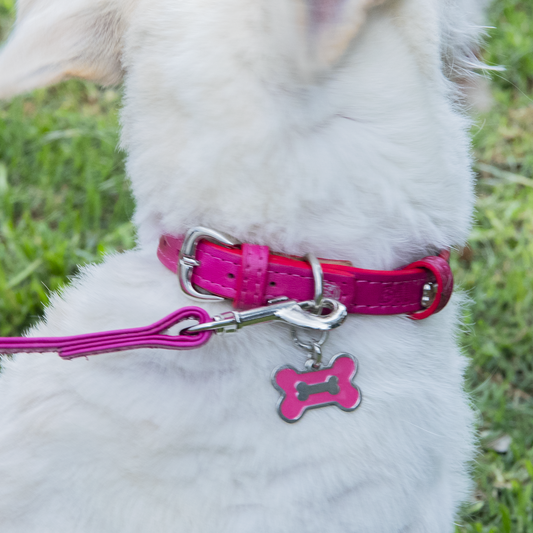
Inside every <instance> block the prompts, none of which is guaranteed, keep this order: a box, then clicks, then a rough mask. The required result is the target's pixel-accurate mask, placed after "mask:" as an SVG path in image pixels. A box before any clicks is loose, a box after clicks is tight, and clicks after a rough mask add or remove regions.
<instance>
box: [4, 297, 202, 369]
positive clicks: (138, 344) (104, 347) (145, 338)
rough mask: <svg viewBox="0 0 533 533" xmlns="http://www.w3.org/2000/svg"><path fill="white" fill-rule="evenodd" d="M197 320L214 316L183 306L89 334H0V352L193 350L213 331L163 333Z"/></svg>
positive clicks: (67, 356) (63, 355)
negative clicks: (151, 319)
mask: <svg viewBox="0 0 533 533" xmlns="http://www.w3.org/2000/svg"><path fill="white" fill-rule="evenodd" d="M189 319H192V320H196V321H198V322H199V323H200V324H203V323H205V322H209V321H210V320H211V317H210V316H209V315H208V314H207V312H206V311H205V310H203V309H201V308H200V307H184V308H182V309H178V310H177V311H174V312H173V313H171V314H170V315H168V316H167V317H165V318H163V319H162V320H159V321H158V322H155V323H154V324H152V325H150V326H145V327H141V328H132V329H121V330H116V331H104V332H101V333H88V334H85V335H74V336H71V337H43V338H39V337H33V338H32V337H22V338H19V337H0V353H20V352H37V353H42V352H57V353H58V354H59V356H60V357H61V358H63V359H75V358H76V357H86V356H88V355H96V354H101V353H108V352H117V351H123V350H130V349H134V348H165V349H168V350H191V349H194V348H199V347H200V346H203V345H204V344H205V343H206V342H207V341H209V339H210V338H211V335H212V331H202V332H200V333H197V334H195V335H191V334H189V335H183V334H180V335H176V336H173V335H165V334H164V332H165V331H166V330H168V329H169V328H171V327H172V326H175V325H176V324H179V323H180V322H183V321H184V320H189Z"/></svg>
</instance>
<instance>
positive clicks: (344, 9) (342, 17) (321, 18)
mask: <svg viewBox="0 0 533 533" xmlns="http://www.w3.org/2000/svg"><path fill="white" fill-rule="evenodd" d="M299 1H300V2H301V4H300V6H301V8H302V9H303V12H304V20H306V29H307V33H308V36H309V45H310V52H311V55H312V57H314V58H315V60H317V61H318V62H319V64H322V65H324V66H330V65H332V64H334V63H335V62H336V61H337V60H338V59H339V58H340V57H341V56H342V55H343V54H344V52H345V51H346V49H347V48H348V46H349V44H350V43H351V42H352V40H353V38H354V37H355V35H356V34H357V31H358V30H359V28H360V27H361V26H362V24H363V23H364V21H365V18H366V15H367V12H368V11H369V9H371V8H372V7H374V6H376V5H378V4H381V3H383V2H384V0H299Z"/></svg>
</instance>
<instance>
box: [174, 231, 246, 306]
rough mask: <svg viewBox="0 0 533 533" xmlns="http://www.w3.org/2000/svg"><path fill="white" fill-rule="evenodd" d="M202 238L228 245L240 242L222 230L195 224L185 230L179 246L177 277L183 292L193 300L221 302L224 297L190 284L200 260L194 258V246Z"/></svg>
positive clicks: (231, 245) (235, 244) (236, 244)
mask: <svg viewBox="0 0 533 533" xmlns="http://www.w3.org/2000/svg"><path fill="white" fill-rule="evenodd" d="M202 239H206V240H208V241H211V242H214V243H215V244H222V245H225V246H229V247H233V246H238V245H239V244H241V243H240V242H239V241H238V240H237V239H235V238H234V237H232V236H231V235H228V234H227V233H224V232H222V231H217V230H213V229H210V228H205V227H203V226H196V227H194V228H191V229H190V230H189V231H187V233H186V234H185V239H184V240H183V244H182V246H181V248H180V252H179V259H178V279H179V282H180V285H181V289H182V290H183V292H184V293H185V294H186V295H187V296H189V297H190V298H192V299H194V300H200V301H202V302H222V301H223V300H224V298H222V297H220V296H215V295H214V294H203V293H201V292H198V291H197V290H196V289H195V288H194V286H193V284H192V273H193V270H194V267H197V266H200V261H198V259H196V247H197V246H198V243H199V242H200V241H201V240H202Z"/></svg>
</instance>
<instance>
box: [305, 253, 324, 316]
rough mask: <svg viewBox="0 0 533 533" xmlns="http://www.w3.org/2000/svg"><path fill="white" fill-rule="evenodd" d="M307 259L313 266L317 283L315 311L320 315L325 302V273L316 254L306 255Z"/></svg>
mask: <svg viewBox="0 0 533 533" xmlns="http://www.w3.org/2000/svg"><path fill="white" fill-rule="evenodd" d="M305 258H306V259H307V261H308V262H309V264H310V265H311V270H312V271H313V279H314V281H315V295H314V300H315V308H314V311H315V313H316V314H318V313H320V311H321V310H322V301H323V300H324V271H323V270H322V265H321V264H320V262H319V261H318V259H317V258H316V256H315V255H314V254H311V253H308V254H306V255H305Z"/></svg>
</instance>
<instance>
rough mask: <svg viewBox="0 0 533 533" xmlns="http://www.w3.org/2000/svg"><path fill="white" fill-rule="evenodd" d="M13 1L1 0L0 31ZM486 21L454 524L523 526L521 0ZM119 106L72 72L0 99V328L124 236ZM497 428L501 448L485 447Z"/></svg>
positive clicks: (532, 430)
mask: <svg viewBox="0 0 533 533" xmlns="http://www.w3.org/2000/svg"><path fill="white" fill-rule="evenodd" d="M13 4H14V2H13V0H0V37H2V35H4V36H5V35H6V32H7V31H8V28H9V26H10V23H11V18H10V17H12V14H13ZM490 18H491V24H492V25H493V26H495V28H494V29H492V30H489V32H488V33H489V40H488V44H487V50H486V53H485V59H486V61H487V62H488V63H489V64H494V65H504V66H505V67H506V69H507V70H506V71H505V72H497V73H494V74H493V85H492V91H493V98H494V105H493V108H492V109H491V110H490V111H489V112H488V113H486V114H485V115H483V116H480V117H479V118H478V119H477V120H476V124H475V126H474V127H473V129H472V134H473V138H474V149H475V155H476V157H477V160H478V170H479V182H478V196H479V199H478V203H477V213H476V218H477V222H476V226H475V228H474V230H473V232H472V235H471V237H470V241H469V248H468V249H466V250H465V251H464V252H463V253H462V254H455V256H454V258H453V263H454V269H455V272H456V277H457V280H458V282H459V284H460V285H461V286H462V287H463V288H464V289H466V290H467V291H468V293H469V294H470V296H471V298H472V304H471V306H470V308H469V311H468V313H467V315H466V317H465V320H466V327H465V332H464V334H463V336H462V343H463V346H464V348H465V351H466V352H467V353H468V354H469V356H470V357H471V359H472V364H471V367H470V369H469V373H468V383H469V388H470V390H471V391H472V397H473V402H474V404H475V406H476V408H477V409H478V411H479V415H480V416H479V419H480V432H481V453H480V455H479V457H478V460H477V463H476V465H475V479H476V482H477V491H476V493H475V495H474V498H473V500H472V502H471V504H469V505H467V506H466V507H465V509H464V512H463V514H462V517H461V521H460V525H458V527H457V532H458V533H459V532H460V533H474V532H477V533H489V532H504V533H505V532H512V533H533V276H532V275H531V273H532V272H533V2H532V1H531V0H496V2H495V3H494V4H493V7H492V8H491V11H490ZM119 105H120V94H119V93H118V92H117V91H115V90H102V89H99V88H97V87H95V86H94V85H91V84H84V83H80V82H68V83H65V84H62V85H60V86H58V87H56V88H52V89H49V90H46V91H44V90H42V91H36V92H34V93H33V94H32V95H30V96H27V97H22V98H17V99H15V100H14V101H12V102H10V103H0V295H1V298H0V335H17V334H20V333H21V332H22V331H23V330H24V329H25V328H27V327H28V325H29V324H31V323H32V322H34V321H35V319H36V318H37V317H38V316H40V315H41V313H42V308H43V307H42V306H43V303H44V304H46V303H47V301H48V291H49V290H56V289H57V288H59V287H61V285H62V284H64V283H66V282H67V280H68V277H69V276H71V275H73V274H74V273H75V272H76V270H77V268H78V265H80V264H84V263H86V262H91V261H98V260H101V258H102V256H103V254H104V253H105V252H106V251H111V250H116V249H119V250H120V249H126V248H130V247H131V246H133V243H134V235H133V228H132V226H131V224H130V223H129V219H130V217H131V214H132V209H133V206H132V200H131V197H130V195H129V192H128V189H127V184H126V182H125V174H124V167H123V154H121V153H119V152H117V150H116V143H117V130H118V124H117V111H118V107H119ZM504 435H509V436H510V437H511V438H512V441H511V444H510V446H509V450H508V451H507V452H506V453H497V452H495V451H493V450H491V449H490V442H491V441H492V440H494V439H495V438H497V437H500V436H504Z"/></svg>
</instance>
